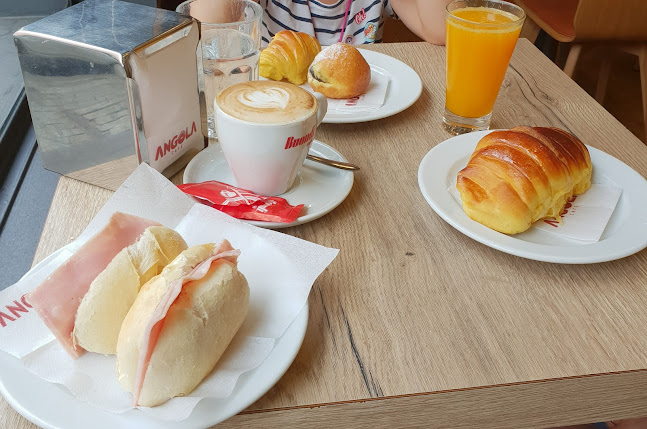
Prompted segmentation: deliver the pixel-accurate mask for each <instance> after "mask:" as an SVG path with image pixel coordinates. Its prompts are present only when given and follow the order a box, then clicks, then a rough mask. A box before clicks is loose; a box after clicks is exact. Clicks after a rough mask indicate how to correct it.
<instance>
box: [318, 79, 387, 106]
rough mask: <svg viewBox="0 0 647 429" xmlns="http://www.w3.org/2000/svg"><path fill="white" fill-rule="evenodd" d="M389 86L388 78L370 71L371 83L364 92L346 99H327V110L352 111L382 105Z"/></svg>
mask: <svg viewBox="0 0 647 429" xmlns="http://www.w3.org/2000/svg"><path fill="white" fill-rule="evenodd" d="M388 87H389V78H388V77H387V76H386V75H383V74H381V73H371V83H370V84H369V85H368V89H367V90H366V92H365V93H364V94H362V95H360V96H359V97H355V98H351V99H348V100H334V99H331V98H329V99H328V111H334V112H338V113H353V112H362V111H366V110H375V109H379V108H380V107H382V105H383V104H384V99H385V98H386V91H387V89H388Z"/></svg>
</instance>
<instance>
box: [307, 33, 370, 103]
mask: <svg viewBox="0 0 647 429" xmlns="http://www.w3.org/2000/svg"><path fill="white" fill-rule="evenodd" d="M370 82H371V67H370V66H369V65H368V63H367V62H366V60H365V59H364V57H363V56H362V54H361V53H360V52H359V51H358V50H357V49H356V48H355V47H354V46H352V45H348V44H346V43H335V44H334V45H330V46H329V47H327V48H326V49H324V50H323V51H321V52H320V53H319V54H317V56H316V57H315V59H314V61H313V62H312V65H311V66H310V71H309V73H308V83H309V84H310V86H311V87H312V89H313V90H314V91H316V92H320V93H322V94H323V95H325V96H326V97H328V98H342V99H344V98H353V97H357V96H359V95H362V94H364V93H365V92H366V90H367V89H368V85H369V83H370Z"/></svg>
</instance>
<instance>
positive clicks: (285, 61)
mask: <svg viewBox="0 0 647 429" xmlns="http://www.w3.org/2000/svg"><path fill="white" fill-rule="evenodd" d="M320 51H321V45H320V44H319V42H318V41H317V39H315V38H314V37H312V36H310V35H309V34H306V33H297V32H294V31H290V30H283V31H279V32H278V33H276V34H275V35H274V37H273V38H272V41H271V42H270V44H269V45H267V48H265V49H264V50H263V51H262V52H261V58H260V60H259V73H260V75H261V76H263V77H266V78H268V79H272V80H283V79H287V80H288V81H289V82H290V83H293V84H295V85H301V84H304V83H305V82H306V80H307V78H308V67H310V64H311V63H312V60H314V58H315V56H316V55H317V54H318V53H319V52H320Z"/></svg>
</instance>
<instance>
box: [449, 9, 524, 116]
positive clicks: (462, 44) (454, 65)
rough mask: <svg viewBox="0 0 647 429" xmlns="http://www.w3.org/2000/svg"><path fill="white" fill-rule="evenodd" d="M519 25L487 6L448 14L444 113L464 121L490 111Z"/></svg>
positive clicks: (513, 18)
mask: <svg viewBox="0 0 647 429" xmlns="http://www.w3.org/2000/svg"><path fill="white" fill-rule="evenodd" d="M522 24H523V19H520V18H519V17H517V16H516V15H514V14H512V13H509V12H504V11H502V10H498V9H493V8H488V7H464V8H460V9H456V10H453V11H451V12H449V13H448V15H447V21H446V29H447V33H446V35H447V40H446V49H447V87H446V101H445V107H446V109H447V110H449V111H450V112H451V113H453V114H454V115H458V116H462V117H465V118H480V117H483V116H486V115H488V114H490V113H491V112H492V108H493V107H494V102H495V101H496V97H497V94H498V93H499V88H500V87H501V83H502V82H503V78H504V76H505V72H506V69H507V68H508V63H509V62H510V57H511V56H512V51H513V49H514V47H515V44H516V42H517V38H518V37H519V32H520V31H521V26H522Z"/></svg>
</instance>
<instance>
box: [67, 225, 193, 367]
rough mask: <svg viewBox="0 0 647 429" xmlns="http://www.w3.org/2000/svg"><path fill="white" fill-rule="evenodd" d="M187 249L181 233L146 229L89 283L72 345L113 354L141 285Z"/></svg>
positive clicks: (161, 227)
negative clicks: (124, 321)
mask: <svg viewBox="0 0 647 429" xmlns="http://www.w3.org/2000/svg"><path fill="white" fill-rule="evenodd" d="M186 248H187V245H186V243H185V242H184V239H183V238H182V236H180V234H178V233H177V232H175V231H173V230H172V229H169V228H166V227H163V226H152V227H149V228H147V229H146V230H145V231H144V233H143V234H142V235H141V237H139V239H138V240H137V241H136V242H135V243H134V244H132V245H130V246H128V247H126V248H124V249H123V250H122V251H121V252H119V253H118V254H117V256H115V257H114V259H113V260H112V261H111V262H110V263H109V264H108V266H107V267H106V268H105V269H104V270H103V271H102V272H101V273H100V274H99V275H98V276H97V277H96V278H95V279H94V280H93V281H92V283H91V284H90V288H89V289H88V292H87V293H86V294H85V296H84V297H83V299H82V300H81V304H80V305H79V308H78V310H77V312H76V318H75V322H74V330H73V332H72V339H73V342H74V344H75V345H78V346H81V347H82V348H83V349H85V350H87V351H90V352H95V353H103V354H115V353H116V351H117V338H118V336H119V330H120V329H121V323H122V322H123V320H124V317H126V314H127V313H128V310H129V309H130V307H131V306H132V304H133V302H135V297H136V296H137V294H138V293H139V289H140V288H141V286H142V285H143V284H145V283H146V282H147V281H148V280H150V279H151V278H153V277H154V276H156V275H157V274H159V273H160V272H161V271H162V269H163V268H164V267H165V266H166V265H167V264H168V263H169V262H170V261H171V260H173V259H174V258H175V257H176V256H177V255H179V254H180V252H182V251H183V250H184V249H186Z"/></svg>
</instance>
